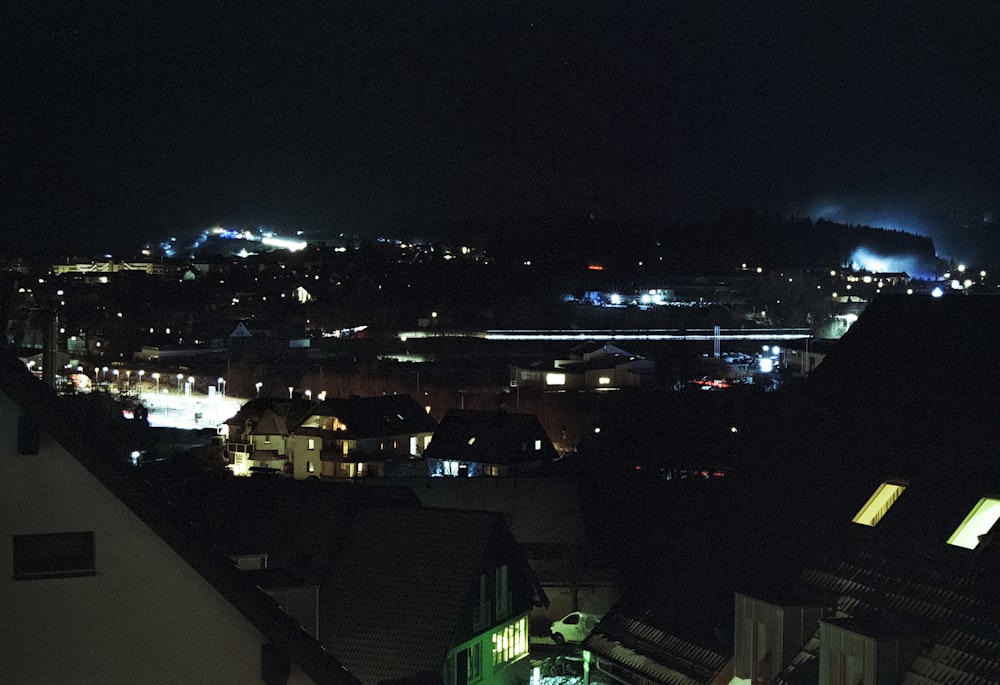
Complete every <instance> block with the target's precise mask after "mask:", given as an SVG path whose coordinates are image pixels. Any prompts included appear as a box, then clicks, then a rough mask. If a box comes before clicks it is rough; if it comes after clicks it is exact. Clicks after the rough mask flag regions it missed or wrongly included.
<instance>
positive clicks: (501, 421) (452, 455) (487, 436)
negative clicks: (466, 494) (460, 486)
mask: <svg viewBox="0 0 1000 685" xmlns="http://www.w3.org/2000/svg"><path fill="white" fill-rule="evenodd" d="M557 457H558V454H557V453H556V449H555V447H554V446H553V444H552V441H551V440H550V439H549V436H548V434H546V432H545V429H544V428H543V427H542V424H541V422H540V421H539V420H538V417H537V416H535V415H534V414H512V413H510V412H507V411H504V410H498V411H479V410H473V409H451V410H449V411H448V413H447V414H445V416H444V418H443V419H442V420H441V425H439V426H438V427H437V430H436V431H435V432H434V438H433V439H432V440H431V442H430V444H429V445H428V446H427V449H426V450H425V451H424V458H425V459H426V461H427V472H428V473H429V474H430V475H431V476H460V477H475V476H510V475H516V474H520V473H525V472H527V471H530V470H532V469H535V468H538V467H539V466H541V465H542V464H545V463H547V462H550V461H553V460H555V459H556V458H557Z"/></svg>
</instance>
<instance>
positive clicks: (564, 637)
mask: <svg viewBox="0 0 1000 685" xmlns="http://www.w3.org/2000/svg"><path fill="white" fill-rule="evenodd" d="M600 620H601V617H600V616H598V615H597V614H587V613H584V612H582V611H573V612H570V613H568V614H566V615H565V616H563V617H562V618H561V619H559V620H558V621H555V622H553V623H552V628H550V629H549V630H550V632H551V633H552V641H553V642H555V643H556V644H557V645H561V644H563V643H564V642H583V639H584V638H585V637H587V635H589V634H590V631H592V630H593V629H594V626H596V625H597V622H598V621H600Z"/></svg>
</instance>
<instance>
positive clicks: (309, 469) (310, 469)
mask: <svg viewBox="0 0 1000 685" xmlns="http://www.w3.org/2000/svg"><path fill="white" fill-rule="evenodd" d="M315 470H316V469H315V468H313V463H312V462H311V461H307V462H306V473H313V472H315Z"/></svg>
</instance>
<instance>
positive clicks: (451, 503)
mask: <svg viewBox="0 0 1000 685" xmlns="http://www.w3.org/2000/svg"><path fill="white" fill-rule="evenodd" d="M362 484H363V485H368V486H384V485H395V486H401V487H406V488H413V493H414V494H415V496H416V497H417V498H419V500H420V503H421V504H422V505H423V506H425V507H436V508H444V509H481V510H485V511H497V512H500V513H501V514H503V516H504V521H506V522H507V525H508V526H509V527H510V532H511V533H512V534H513V535H514V539H516V540H517V542H518V544H520V545H521V546H522V547H526V546H548V545H580V544H584V543H585V542H586V541H587V538H586V530H585V526H584V517H583V508H582V505H581V500H580V488H579V482H578V481H577V479H576V478H565V477H563V478H559V477H545V478H530V477H529V478H427V477H422V478H416V479H409V478H392V479H390V480H388V481H386V482H385V483H383V482H382V481H381V480H380V481H373V480H368V481H365V482H363V483H359V485H362Z"/></svg>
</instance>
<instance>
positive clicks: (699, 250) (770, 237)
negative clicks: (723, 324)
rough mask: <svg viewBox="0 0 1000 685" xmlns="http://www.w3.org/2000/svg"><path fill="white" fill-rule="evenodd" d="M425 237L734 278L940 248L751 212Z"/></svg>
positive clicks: (485, 224)
mask: <svg viewBox="0 0 1000 685" xmlns="http://www.w3.org/2000/svg"><path fill="white" fill-rule="evenodd" d="M424 233H425V234H428V235H434V236H435V237H436V239H440V240H441V241H444V242H454V241H456V240H458V241H461V240H470V239H471V238H470V236H474V237H480V236H482V237H483V238H482V240H483V241H484V242H485V245H484V246H485V248H486V249H487V250H488V251H489V252H490V253H491V254H492V255H494V256H495V257H497V258H499V259H503V260H510V261H512V262H519V261H522V260H524V259H534V260H538V259H541V258H545V259H546V260H552V261H554V262H561V263H564V264H581V263H587V262H601V263H603V264H605V265H615V264H622V265H624V264H632V263H633V262H634V261H635V260H636V259H646V260H649V262H650V265H653V264H656V265H659V266H663V267H665V268H669V269H671V270H675V271H677V270H679V271H705V270H718V269H727V270H728V269H732V268H733V267H734V266H738V265H740V264H742V263H747V264H756V265H761V266H764V267H773V266H779V267H783V268H805V267H812V266H817V265H820V266H829V265H833V264H836V265H844V264H847V263H848V262H849V260H850V258H851V255H852V254H853V253H854V252H855V250H857V249H859V248H865V249H867V250H869V251H870V252H873V253H876V254H880V255H883V256H887V257H897V258H900V257H912V258H914V259H917V260H919V261H921V262H926V263H931V262H935V261H936V260H937V257H936V254H935V249H934V242H933V240H931V239H930V238H926V237H923V236H918V235H913V234H910V233H904V232H902V231H895V230H888V229H882V228H873V227H869V226H851V225H846V224H838V223H834V222H831V221H826V220H822V219H820V220H818V221H812V220H811V219H808V218H786V217H776V216H766V215H763V214H760V213H757V212H754V211H749V210H735V211H730V212H727V213H725V214H724V215H723V216H721V217H720V218H718V219H717V220H715V221H712V222H705V223H698V224H684V225H665V224H622V223H615V222H610V221H604V220H600V219H597V220H595V219H590V218H583V217H539V216H533V217H519V218H515V219H498V218H474V219H466V220H462V221H456V222H453V223H449V224H438V225H435V226H432V227H427V229H426V230H425V231H424ZM890 263H891V262H890Z"/></svg>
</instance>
